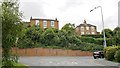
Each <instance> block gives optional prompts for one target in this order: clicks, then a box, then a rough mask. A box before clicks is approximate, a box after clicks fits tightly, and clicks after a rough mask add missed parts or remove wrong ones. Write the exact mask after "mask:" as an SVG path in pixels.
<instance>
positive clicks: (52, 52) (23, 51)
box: [12, 48, 92, 56]
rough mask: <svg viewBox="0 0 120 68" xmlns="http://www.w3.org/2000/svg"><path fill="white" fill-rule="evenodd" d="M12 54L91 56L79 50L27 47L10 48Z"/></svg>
mask: <svg viewBox="0 0 120 68" xmlns="http://www.w3.org/2000/svg"><path fill="white" fill-rule="evenodd" d="M12 52H13V54H17V55H19V56H92V52H89V51H80V50H63V49H49V48H27V49H18V48H13V49H12Z"/></svg>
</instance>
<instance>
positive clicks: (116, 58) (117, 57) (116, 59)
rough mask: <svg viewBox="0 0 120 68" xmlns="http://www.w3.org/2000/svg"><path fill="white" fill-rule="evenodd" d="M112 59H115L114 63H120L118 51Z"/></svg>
mask: <svg viewBox="0 0 120 68" xmlns="http://www.w3.org/2000/svg"><path fill="white" fill-rule="evenodd" d="M114 57H115V61H117V62H120V50H118V51H116V53H115V56H114Z"/></svg>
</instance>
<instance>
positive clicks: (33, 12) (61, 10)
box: [20, 0, 120, 31]
mask: <svg viewBox="0 0 120 68" xmlns="http://www.w3.org/2000/svg"><path fill="white" fill-rule="evenodd" d="M118 1H120V0H20V10H21V11H22V12H23V15H24V20H26V21H29V19H30V17H31V16H32V17H33V18H47V19H55V18H57V19H58V20H59V27H60V28H61V27H63V25H65V24H66V23H73V24H75V25H76V26H77V25H79V24H81V23H83V21H84V19H86V21H87V23H89V24H93V25H96V26H97V30H98V31H101V30H102V29H103V28H102V18H101V11H100V8H98V9H96V10H94V11H93V12H90V10H91V9H93V8H94V7H97V6H102V8H103V16H104V23H105V28H110V29H112V30H113V29H114V28H115V27H117V26H118Z"/></svg>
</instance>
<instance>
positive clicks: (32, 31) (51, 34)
mask: <svg viewBox="0 0 120 68" xmlns="http://www.w3.org/2000/svg"><path fill="white" fill-rule="evenodd" d="M91 39H92V38H90V39H86V40H87V41H88V42H87V43H86V40H85V41H84V40H82V38H81V37H80V36H78V35H76V33H75V26H74V24H70V23H68V24H66V25H64V26H63V28H62V29H61V30H58V29H55V28H49V29H47V28H46V29H42V28H40V27H35V26H33V27H29V28H26V29H25V34H24V36H23V37H21V38H19V40H18V46H19V48H35V47H48V48H60V49H61V48H62V49H72V50H84V51H96V50H102V49H103V46H102V45H99V44H95V43H94V41H93V42H92V40H91ZM89 40H90V41H91V42H92V43H91V42H89Z"/></svg>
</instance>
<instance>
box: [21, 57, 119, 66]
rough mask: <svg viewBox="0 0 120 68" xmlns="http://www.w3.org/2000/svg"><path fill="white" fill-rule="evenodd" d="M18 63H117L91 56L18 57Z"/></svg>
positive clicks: (65, 64) (58, 64)
mask: <svg viewBox="0 0 120 68" xmlns="http://www.w3.org/2000/svg"><path fill="white" fill-rule="evenodd" d="M19 62H20V63H24V64H26V65H27V66H118V63H115V62H111V61H107V60H105V59H93V57H92V56H83V57H80V56H43V57H42V56H36V57H20V59H19Z"/></svg>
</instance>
